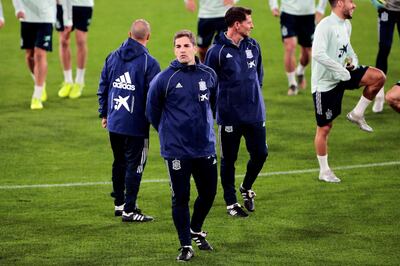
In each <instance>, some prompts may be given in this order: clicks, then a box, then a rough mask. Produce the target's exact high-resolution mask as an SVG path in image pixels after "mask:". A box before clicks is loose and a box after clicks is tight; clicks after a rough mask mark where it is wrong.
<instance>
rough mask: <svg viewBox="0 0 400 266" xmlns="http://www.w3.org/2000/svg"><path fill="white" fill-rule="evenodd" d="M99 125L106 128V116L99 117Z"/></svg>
mask: <svg viewBox="0 0 400 266" xmlns="http://www.w3.org/2000/svg"><path fill="white" fill-rule="evenodd" d="M101 127H102V128H107V118H105V117H103V118H102V119H101Z"/></svg>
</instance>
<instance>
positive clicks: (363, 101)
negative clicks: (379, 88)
mask: <svg viewBox="0 0 400 266" xmlns="http://www.w3.org/2000/svg"><path fill="white" fill-rule="evenodd" d="M371 102H372V101H371V100H368V99H367V98H365V97H364V95H361V98H360V100H359V101H358V103H357V105H356V107H354V109H353V112H354V114H355V115H356V116H364V112H365V109H367V107H368V105H369V104H370V103H371Z"/></svg>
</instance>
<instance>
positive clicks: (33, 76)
mask: <svg viewBox="0 0 400 266" xmlns="http://www.w3.org/2000/svg"><path fill="white" fill-rule="evenodd" d="M31 77H32V79H33V82H35V74H33V73H31Z"/></svg>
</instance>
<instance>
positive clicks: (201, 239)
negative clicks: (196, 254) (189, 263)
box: [190, 230, 213, 251]
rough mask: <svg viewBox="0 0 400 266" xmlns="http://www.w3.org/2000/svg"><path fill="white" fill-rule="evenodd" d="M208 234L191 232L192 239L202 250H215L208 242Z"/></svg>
mask: <svg viewBox="0 0 400 266" xmlns="http://www.w3.org/2000/svg"><path fill="white" fill-rule="evenodd" d="M206 236H207V232H200V233H195V232H193V231H192V230H190V237H191V238H192V240H193V241H194V242H195V243H196V245H197V246H198V247H199V249H200V250H210V251H211V250H213V247H212V246H211V245H210V244H209V243H208V242H207V240H206Z"/></svg>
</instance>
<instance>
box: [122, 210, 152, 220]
mask: <svg viewBox="0 0 400 266" xmlns="http://www.w3.org/2000/svg"><path fill="white" fill-rule="evenodd" d="M153 220H154V218H153V217H151V216H147V215H144V214H142V211H141V210H140V209H136V210H134V211H133V212H130V213H126V212H122V221H123V222H139V223H142V222H150V221H153Z"/></svg>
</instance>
